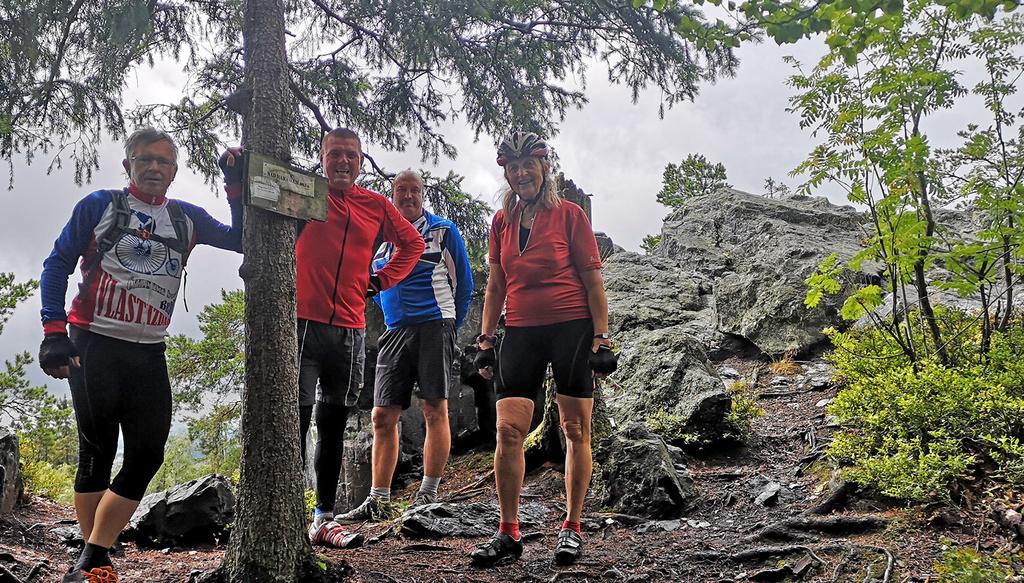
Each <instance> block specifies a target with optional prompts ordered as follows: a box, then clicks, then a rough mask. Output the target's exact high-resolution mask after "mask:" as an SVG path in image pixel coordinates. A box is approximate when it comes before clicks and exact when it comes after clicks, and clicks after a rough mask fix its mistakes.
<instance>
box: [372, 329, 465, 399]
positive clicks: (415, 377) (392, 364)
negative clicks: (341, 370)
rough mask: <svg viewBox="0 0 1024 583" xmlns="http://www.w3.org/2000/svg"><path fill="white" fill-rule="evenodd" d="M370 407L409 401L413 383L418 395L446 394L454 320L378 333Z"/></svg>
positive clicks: (452, 357) (449, 372)
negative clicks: (375, 369)
mask: <svg viewBox="0 0 1024 583" xmlns="http://www.w3.org/2000/svg"><path fill="white" fill-rule="evenodd" d="M377 346H378V348H379V349H380V352H379V353H378V354H377V374H376V382H375V384H374V387H373V405H374V407H401V408H402V409H408V408H409V405H411V404H412V389H413V385H417V386H419V391H418V396H419V398H421V399H428V400H436V399H447V398H448V387H449V385H450V384H451V382H452V377H453V376H454V375H453V374H452V361H453V360H454V359H455V320H451V319H443V320H432V321H430V322H423V323H422V324H414V325H412V326H403V327H401V328H396V329H394V330H388V331H387V332H384V334H381V337H380V340H379V341H378V342H377Z"/></svg>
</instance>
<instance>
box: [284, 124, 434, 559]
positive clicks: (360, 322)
mask: <svg viewBox="0 0 1024 583" xmlns="http://www.w3.org/2000/svg"><path fill="white" fill-rule="evenodd" d="M320 163H321V166H322V168H323V172H324V176H326V177H327V183H328V185H329V186H330V196H329V197H328V211H327V220H326V221H325V222H309V223H307V224H306V225H305V228H304V229H302V231H301V233H299V239H298V243H297V244H296V247H295V264H296V275H297V281H296V301H297V307H298V334H299V412H300V415H301V417H300V421H301V424H300V431H301V432H302V451H303V452H305V451H306V434H307V432H308V431H309V424H310V420H311V418H312V415H313V404H314V403H316V404H317V407H316V424H317V429H318V431H319V441H318V442H317V444H316V454H315V458H314V461H313V464H314V468H315V470H316V511H315V514H314V517H313V524H312V526H311V527H310V530H309V534H310V538H311V539H312V540H313V542H314V543H319V542H326V543H331V544H333V543H336V541H335V540H334V539H335V535H337V534H338V530H339V528H340V527H338V525H337V524H336V523H334V522H332V519H333V517H334V499H335V496H336V494H337V487H338V475H339V473H340V471H341V451H342V440H343V438H344V435H345V423H346V420H347V418H348V409H349V407H351V406H353V405H355V403H356V400H357V398H358V396H359V390H360V389H361V387H362V385H363V367H364V361H365V348H364V345H365V327H366V321H365V310H366V298H367V297H371V296H373V295H374V294H376V293H377V292H379V291H380V290H382V289H387V288H389V287H391V286H393V285H395V284H397V283H398V282H400V281H402V280H403V279H404V278H405V276H406V275H408V274H409V272H410V271H412V268H413V267H415V266H416V262H417V261H419V258H420V255H421V254H422V253H423V249H424V243H423V237H422V236H421V235H420V234H419V232H418V231H416V229H415V228H414V227H413V226H412V223H410V222H409V221H407V220H405V218H404V217H403V216H402V213H401V212H399V210H398V209H397V208H396V207H395V205H393V204H391V201H389V200H388V199H387V198H385V197H383V196H381V195H380V194H377V193H376V192H373V191H370V190H367V189H365V188H363V187H361V186H358V185H356V183H355V181H356V178H357V177H358V176H359V169H360V168H361V167H362V164H363V154H362V144H361V142H360V140H359V135H358V134H356V133H355V132H354V131H352V130H350V129H347V128H337V129H334V130H332V131H330V132H329V133H328V134H327V135H326V136H324V139H323V144H322V146H321V148H320ZM378 234H379V235H381V236H382V237H383V239H384V241H389V242H391V243H393V244H394V245H395V247H396V248H397V251H396V253H395V256H394V257H393V258H392V259H391V261H389V262H388V264H387V265H386V266H385V267H384V268H383V269H381V270H380V271H378V272H376V273H375V274H374V275H372V276H371V275H370V261H371V260H372V258H373V251H374V241H375V240H376V238H377V236H378ZM318 382H319V386H320V390H319V392H318V391H317V384H318Z"/></svg>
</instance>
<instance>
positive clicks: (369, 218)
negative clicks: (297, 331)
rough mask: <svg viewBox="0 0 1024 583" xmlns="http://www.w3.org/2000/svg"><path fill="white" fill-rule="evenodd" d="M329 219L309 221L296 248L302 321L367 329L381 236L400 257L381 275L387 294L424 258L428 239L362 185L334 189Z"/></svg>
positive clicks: (297, 299)
mask: <svg viewBox="0 0 1024 583" xmlns="http://www.w3.org/2000/svg"><path fill="white" fill-rule="evenodd" d="M327 198H328V206H327V220H326V221H324V222H318V221H310V222H309V223H307V224H306V226H305V228H304V229H303V230H302V232H301V233H300V234H299V240H298V243H297V244H296V246H295V269H296V303H297V308H298V316H299V317H300V318H303V319H306V320H312V321H314V322H321V323H324V324H330V325H333V326H341V327H344V328H364V327H366V316H365V311H366V289H367V285H368V284H369V279H370V261H371V260H372V259H373V251H374V245H373V243H374V240H375V239H376V238H377V235H378V234H380V235H382V236H383V238H384V241H388V242H391V243H394V245H395V247H396V252H395V255H394V257H393V258H392V259H391V261H389V262H388V264H387V265H386V266H384V268H383V269H381V270H380V271H378V272H376V273H377V276H378V277H380V282H381V286H382V287H383V288H384V289H387V288H389V287H391V286H393V285H395V284H397V283H398V282H400V281H402V280H403V279H405V276H407V275H409V272H410V271H412V268H413V267H415V266H416V262H417V261H419V259H420V255H422V254H423V249H424V243H423V237H422V235H420V234H419V232H418V231H417V230H416V229H415V228H414V227H413V226H412V223H410V222H409V221H407V220H405V217H403V216H402V213H401V212H399V211H398V209H397V208H395V205H393V204H391V201H389V200H388V199H387V198H385V197H383V196H382V195H380V194H377V193H376V192H373V191H372V190H367V189H365V188H363V187H361V186H353V187H352V190H351V191H350V192H349V193H348V194H342V193H341V192H338V191H335V190H332V191H331V194H330V196H329V197H327Z"/></svg>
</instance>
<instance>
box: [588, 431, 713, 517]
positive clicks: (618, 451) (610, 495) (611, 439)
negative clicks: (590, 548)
mask: <svg viewBox="0 0 1024 583" xmlns="http://www.w3.org/2000/svg"><path fill="white" fill-rule="evenodd" d="M594 460H595V461H596V462H597V463H598V467H599V468H600V478H601V485H602V487H603V491H604V499H603V501H602V503H603V505H604V506H607V507H609V508H611V509H614V510H615V511H617V512H623V513H626V514H633V515H638V516H646V517H649V518H675V517H677V516H679V515H680V514H682V513H683V512H684V511H685V510H686V509H687V508H688V507H689V506H690V505H691V504H692V503H693V502H694V500H695V499H696V497H697V492H696V490H695V489H694V486H693V479H692V478H690V475H689V473H688V472H687V471H686V468H684V467H682V466H678V465H676V464H675V463H674V462H673V460H672V455H671V454H670V453H669V450H668V447H667V446H666V445H665V442H664V441H663V440H662V439H661V437H659V436H658V435H656V434H654V433H652V432H651V430H649V429H648V428H647V427H644V426H643V425H641V424H639V423H634V424H630V425H628V426H627V427H625V428H623V429H622V430H620V431H616V432H615V433H613V434H612V435H610V436H608V437H606V438H605V439H604V440H603V441H601V444H600V446H599V447H598V448H597V449H596V450H595V451H594Z"/></svg>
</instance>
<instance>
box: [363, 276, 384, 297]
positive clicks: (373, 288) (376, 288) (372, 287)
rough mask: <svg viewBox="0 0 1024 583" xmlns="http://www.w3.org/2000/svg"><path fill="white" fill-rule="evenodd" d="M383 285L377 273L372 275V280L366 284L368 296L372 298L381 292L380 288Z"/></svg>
mask: <svg viewBox="0 0 1024 583" xmlns="http://www.w3.org/2000/svg"><path fill="white" fill-rule="evenodd" d="M381 287H383V285H382V284H381V283H380V278H379V277H377V275H376V274H373V275H371V276H370V282H369V283H368V284H366V297H368V298H372V297H373V296H375V295H377V294H379V293H380V289H381Z"/></svg>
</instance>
